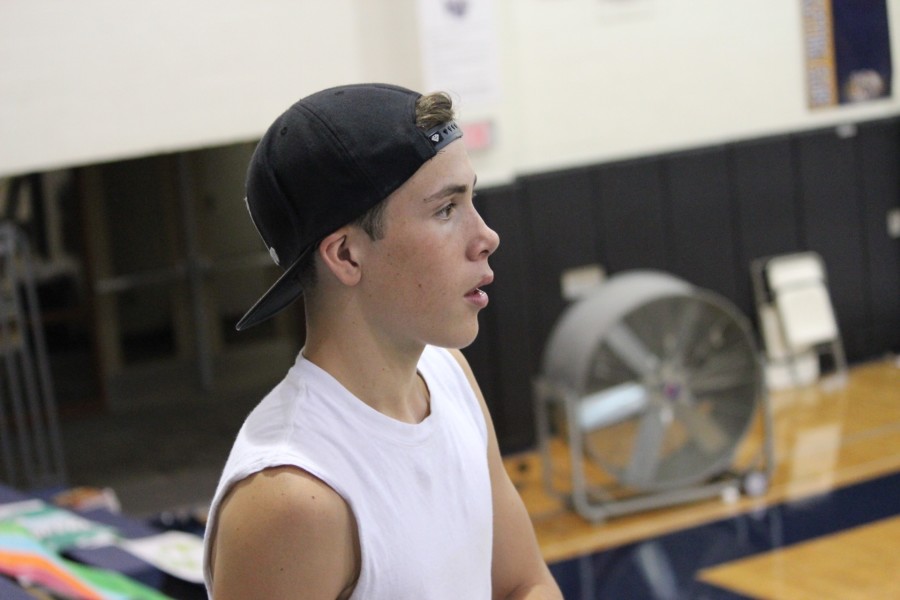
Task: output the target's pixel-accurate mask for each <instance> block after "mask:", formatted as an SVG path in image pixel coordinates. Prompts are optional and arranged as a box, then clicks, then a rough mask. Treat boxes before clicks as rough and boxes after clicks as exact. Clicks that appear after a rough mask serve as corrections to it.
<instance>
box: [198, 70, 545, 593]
mask: <svg viewBox="0 0 900 600" xmlns="http://www.w3.org/2000/svg"><path fill="white" fill-rule="evenodd" d="M461 136H462V132H461V130H460V129H459V127H458V125H457V124H456V123H455V122H454V121H453V109H452V104H451V102H450V99H449V97H448V96H446V95H445V94H432V95H429V96H421V95H420V94H418V93H415V92H412V91H410V90H407V89H403V88H400V87H396V86H390V85H383V84H367V85H351V86H343V87H338V88H332V89H328V90H325V91H322V92H318V93H316V94H312V95H311V96H308V97H306V98H304V99H302V100H300V101H299V102H297V103H296V104H294V105H293V106H292V107H291V108H289V109H288V110H287V111H286V112H285V113H284V114H282V115H281V116H280V117H279V118H278V119H277V120H276V121H275V122H274V123H273V124H272V126H271V127H270V128H269V130H268V131H267V132H266V134H265V135H264V136H263V138H262V140H261V141H260V143H259V145H258V147H257V148H256V151H255V153H254V155H253V157H252V159H251V161H250V167H249V171H248V176H247V205H248V208H249V211H250V215H251V217H252V219H253V222H254V223H255V225H256V227H257V229H258V230H259V233H260V235H261V237H262V238H263V241H264V242H265V243H266V246H267V247H268V248H269V252H270V254H271V255H272V257H273V259H274V260H275V262H276V263H278V264H279V265H281V266H282V267H283V268H284V269H285V273H284V275H283V276H282V277H281V278H280V279H279V280H278V281H277V282H276V283H275V284H274V285H273V286H272V288H271V289H270V290H269V291H268V292H267V293H266V294H265V295H264V296H263V297H262V298H261V299H260V300H259V301H258V302H257V303H256V304H255V305H254V306H253V308H251V309H250V311H249V312H248V313H247V314H246V315H245V316H244V317H243V319H241V321H240V322H239V323H238V329H244V328H247V327H250V326H252V325H254V324H256V323H259V322H260V321H263V320H265V319H267V318H269V317H271V316H272V315H273V314H275V313H276V312H278V311H279V310H281V309H283V308H285V307H286V306H287V305H288V304H290V303H291V302H292V301H293V300H295V299H296V298H297V297H298V296H300V295H301V294H302V295H303V299H304V307H305V315H306V329H307V337H306V342H305V345H304V347H303V350H302V351H301V352H300V354H299V356H298V357H297V360H296V362H295V364H294V366H293V367H292V368H291V369H290V370H289V372H288V374H287V376H286V377H285V379H284V380H283V381H282V382H281V383H280V384H278V385H277V386H276V387H275V388H274V389H273V390H272V391H271V392H270V393H269V394H268V396H266V398H265V399H264V400H263V401H262V402H261V403H260V404H259V405H258V406H257V407H256V408H255V409H254V410H253V412H252V413H251V414H250V415H249V416H248V418H247V420H246V422H245V423H244V425H243V427H242V429H241V431H240V433H239V434H238V437H237V440H236V441H235V445H234V448H233V449H232V452H231V455H230V456H229V458H228V461H227V463H226V466H225V469H224V472H223V474H222V479H221V481H220V483H219V487H218V490H217V491H216V495H215V497H214V499H213V503H212V506H211V509H210V520H209V524H208V529H207V532H208V533H207V537H206V554H205V561H204V562H205V565H204V567H205V576H206V584H207V589H208V590H209V593H210V595H211V596H212V597H214V598H215V599H216V600H226V599H232V598H234V599H241V600H245V599H247V598H266V599H267V600H272V599H277V598H328V599H334V598H359V599H365V600H378V599H384V600H401V599H410V600H424V599H447V600H461V599H465V600H476V599H482V598H485V599H486V598H554V599H559V598H562V596H561V594H560V592H559V588H558V587H557V585H556V583H555V582H554V580H553V578H552V576H551V575H550V572H549V570H548V569H547V566H546V564H545V563H544V561H543V559H542V558H541V555H540V552H539V549H538V546H537V542H536V540H535V536H534V532H533V529H532V526H531V522H530V520H529V517H528V514H527V512H526V511H525V508H524V505H523V504H522V501H521V499H520V497H519V496H518V494H517V492H516V490H515V488H514V487H513V485H512V484H511V482H510V480H509V478H508V476H507V474H506V471H505V469H504V467H503V463H502V461H501V457H500V452H499V450H498V446H497V440H496V436H495V434H494V429H493V425H492V423H491V419H490V415H489V414H488V411H487V409H486V407H485V403H484V399H483V398H482V395H481V392H480V391H479V389H478V385H477V384H476V382H475V380H474V377H473V376H472V372H471V370H470V369H469V366H468V364H467V363H466V361H465V359H464V358H463V356H462V354H461V353H460V352H459V350H458V349H459V348H463V347H465V346H467V345H469V344H470V343H472V341H473V340H474V339H475V336H476V334H477V332H478V313H479V311H480V310H481V309H482V308H484V307H485V306H486V305H487V303H488V297H487V295H486V294H485V292H484V291H483V289H482V288H483V287H484V286H486V285H488V284H489V283H491V281H492V280H493V273H492V272H491V269H490V267H489V266H488V257H489V256H490V255H491V254H492V253H493V252H494V250H496V249H497V245H498V243H499V239H498V237H497V234H496V233H495V232H494V231H493V230H491V229H490V228H489V227H488V226H487V225H486V224H485V223H484V221H483V220H482V219H481V217H480V216H479V214H478V212H477V211H476V209H475V207H474V205H473V197H474V187H475V173H474V171H473V168H472V165H471V163H470V161H469V157H468V155H467V153H466V149H465V146H464V144H463V143H462V142H461V141H459V138H460V137H461ZM447 349H449V350H447Z"/></svg>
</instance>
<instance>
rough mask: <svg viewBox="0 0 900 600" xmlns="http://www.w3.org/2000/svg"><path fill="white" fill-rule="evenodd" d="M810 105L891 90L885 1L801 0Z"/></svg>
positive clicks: (857, 99) (868, 97) (864, 98)
mask: <svg viewBox="0 0 900 600" xmlns="http://www.w3.org/2000/svg"><path fill="white" fill-rule="evenodd" d="M802 2H803V29H804V42H805V51H806V78H807V88H808V97H809V106H810V108H823V107H829V106H837V105H841V104H853V103H858V102H868V101H872V100H876V99H878V98H886V97H889V96H890V95H891V82H892V78H893V77H892V75H893V73H892V71H893V69H892V64H891V43H890V32H889V27H888V14H887V2H886V0H802Z"/></svg>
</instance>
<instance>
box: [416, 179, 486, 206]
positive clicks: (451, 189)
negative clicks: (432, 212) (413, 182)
mask: <svg viewBox="0 0 900 600" xmlns="http://www.w3.org/2000/svg"><path fill="white" fill-rule="evenodd" d="M476 183H478V175H476V176H475V178H474V179H473V180H472V187H471V188H470V187H469V186H468V185H466V184H462V185H460V184H450V185H448V186H445V187H443V188H441V189H440V190H438V191H437V192H435V193H433V194H431V195H430V196H426V197H425V198H424V200H423V201H424V202H425V203H426V204H427V203H428V202H434V201H435V200H440V199H441V198H446V197H448V196H455V195H456V194H465V193H466V192H468V191H469V190H470V189H473V190H474V189H475V184H476Z"/></svg>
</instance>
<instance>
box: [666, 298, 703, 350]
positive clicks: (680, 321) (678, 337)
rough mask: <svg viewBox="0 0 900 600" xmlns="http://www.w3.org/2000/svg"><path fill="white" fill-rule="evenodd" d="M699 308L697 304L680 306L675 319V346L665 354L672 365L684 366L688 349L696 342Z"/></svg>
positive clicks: (691, 303) (690, 303)
mask: <svg viewBox="0 0 900 600" xmlns="http://www.w3.org/2000/svg"><path fill="white" fill-rule="evenodd" d="M700 306H701V304H700V303H698V302H687V303H685V304H683V305H682V308H681V311H680V314H679V315H677V317H675V321H676V323H675V326H674V329H675V332H674V341H675V344H674V346H673V347H672V348H670V349H669V351H668V353H667V356H668V357H669V358H670V359H671V360H672V362H673V364H676V365H678V366H682V365H684V363H685V358H686V357H687V354H688V349H689V348H690V346H691V345H692V344H694V343H695V341H696V338H697V330H698V329H699V323H700V315H701V311H700Z"/></svg>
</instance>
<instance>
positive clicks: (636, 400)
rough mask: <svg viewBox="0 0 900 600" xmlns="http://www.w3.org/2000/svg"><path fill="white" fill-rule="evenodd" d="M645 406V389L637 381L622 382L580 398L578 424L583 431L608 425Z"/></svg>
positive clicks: (637, 412) (622, 419) (631, 415)
mask: <svg viewBox="0 0 900 600" xmlns="http://www.w3.org/2000/svg"><path fill="white" fill-rule="evenodd" d="M646 406H647V390H646V389H645V388H644V386H642V385H640V384H639V383H633V382H629V383H622V384H619V385H615V386H612V387H609V388H606V389H605V390H601V391H599V392H594V393H593V394H591V395H589V396H585V397H584V398H582V399H581V401H580V403H579V405H578V424H579V425H580V426H581V428H582V429H583V430H585V431H591V430H594V429H600V428H603V427H609V426H610V425H615V424H616V423H621V422H622V421H626V420H628V419H631V418H633V417H635V416H636V415H638V414H640V413H641V412H642V411H643V410H644V408H646Z"/></svg>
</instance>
